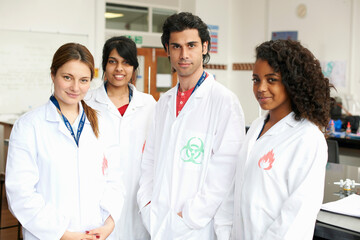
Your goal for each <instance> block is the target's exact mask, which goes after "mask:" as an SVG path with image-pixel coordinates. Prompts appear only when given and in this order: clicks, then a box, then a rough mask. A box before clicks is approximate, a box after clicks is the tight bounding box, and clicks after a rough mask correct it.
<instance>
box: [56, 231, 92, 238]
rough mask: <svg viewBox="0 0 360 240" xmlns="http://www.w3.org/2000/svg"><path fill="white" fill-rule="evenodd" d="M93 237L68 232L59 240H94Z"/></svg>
mask: <svg viewBox="0 0 360 240" xmlns="http://www.w3.org/2000/svg"><path fill="white" fill-rule="evenodd" d="M96 239H98V238H96V236H95V235H91V234H86V233H81V232H69V231H66V232H65V233H64V235H62V237H61V238H60V240H96Z"/></svg>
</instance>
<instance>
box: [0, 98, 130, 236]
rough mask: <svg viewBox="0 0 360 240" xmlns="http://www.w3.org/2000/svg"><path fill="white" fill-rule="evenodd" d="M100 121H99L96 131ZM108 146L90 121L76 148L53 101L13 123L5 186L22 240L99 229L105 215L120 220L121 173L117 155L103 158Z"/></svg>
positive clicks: (86, 123)
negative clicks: (106, 163) (93, 128)
mask: <svg viewBox="0 0 360 240" xmlns="http://www.w3.org/2000/svg"><path fill="white" fill-rule="evenodd" d="M79 106H80V114H82V111H83V110H82V107H81V104H79ZM101 123H102V121H101V119H100V118H99V127H100V131H101V130H102V128H103V125H102V124H101ZM75 134H76V133H75ZM108 147H109V148H110V147H111V146H108V145H106V144H105V143H104V142H102V140H101V137H100V138H99V139H97V138H96V137H95V135H94V133H93V131H92V129H91V126H90V122H89V121H88V119H86V121H85V124H84V128H83V131H82V134H81V137H80V141H79V147H77V145H76V143H75V141H74V139H73V137H72V136H71V134H70V132H69V130H68V129H67V128H66V126H65V124H64V122H63V120H62V118H61V116H60V115H59V114H58V112H57V109H56V107H55V105H54V104H53V103H52V102H51V101H49V102H48V103H47V104H45V105H43V106H41V107H39V108H37V109H35V110H33V111H31V112H28V113H26V114H25V115H23V116H22V117H20V118H19V119H18V120H17V121H16V122H15V124H14V127H13V129H12V132H11V136H10V143H9V152H8V158H7V165H6V182H5V184H6V193H7V197H8V203H9V208H10V211H11V212H12V213H13V214H14V215H15V217H16V218H17V219H18V220H19V221H20V223H21V224H22V226H23V236H24V239H25V240H32V239H34V240H35V239H46V240H48V239H49V240H51V239H60V238H61V236H62V235H63V234H64V232H65V231H66V230H68V231H78V232H85V231H86V230H91V229H93V228H96V227H100V226H102V225H103V223H104V221H105V220H106V219H107V217H108V216H109V214H110V215H111V216H112V217H113V219H114V220H115V221H116V220H117V219H118V218H120V214H121V208H122V203H123V199H124V190H123V186H122V183H121V181H119V179H120V178H119V177H118V176H119V174H121V170H120V168H119V166H117V163H116V161H113V159H114V158H115V157H116V156H112V155H111V154H107V150H106V149H108ZM110 152H111V151H110ZM104 158H106V159H107V162H108V169H106V167H105V168H104V163H105V162H104ZM103 170H104V172H103ZM115 176H116V177H115ZM108 239H111V238H108Z"/></svg>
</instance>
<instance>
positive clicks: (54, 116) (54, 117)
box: [45, 101, 75, 143]
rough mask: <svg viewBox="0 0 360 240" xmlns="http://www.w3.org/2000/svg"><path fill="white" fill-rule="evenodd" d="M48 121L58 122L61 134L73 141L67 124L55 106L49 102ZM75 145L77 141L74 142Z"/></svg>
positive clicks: (47, 106) (47, 107)
mask: <svg viewBox="0 0 360 240" xmlns="http://www.w3.org/2000/svg"><path fill="white" fill-rule="evenodd" d="M45 114H46V120H47V121H49V122H57V123H58V129H59V131H60V132H61V133H63V134H64V135H65V136H66V137H69V138H71V139H72V140H73V141H74V139H73V137H72V136H71V134H70V132H69V130H68V129H67V127H66V126H65V123H64V121H63V119H62V117H61V115H60V113H59V112H58V111H57V108H56V107H55V105H54V104H53V103H52V102H51V101H49V102H48V103H47V105H46V113H45ZM74 143H75V141H74Z"/></svg>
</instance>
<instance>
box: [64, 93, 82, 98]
mask: <svg viewBox="0 0 360 240" xmlns="http://www.w3.org/2000/svg"><path fill="white" fill-rule="evenodd" d="M67 95H68V96H69V97H71V98H77V97H79V95H80V94H74V93H67Z"/></svg>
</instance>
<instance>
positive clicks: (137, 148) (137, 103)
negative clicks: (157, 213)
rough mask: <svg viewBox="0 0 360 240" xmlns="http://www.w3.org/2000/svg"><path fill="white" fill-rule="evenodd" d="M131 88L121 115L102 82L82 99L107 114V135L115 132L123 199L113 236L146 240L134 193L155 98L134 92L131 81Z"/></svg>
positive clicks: (104, 115) (120, 238)
mask: <svg viewBox="0 0 360 240" xmlns="http://www.w3.org/2000/svg"><path fill="white" fill-rule="evenodd" d="M130 87H131V89H132V90H133V96H132V99H131V102H130V104H129V106H128V108H127V109H126V111H125V114H124V116H121V114H120V113H119V111H118V109H117V108H116V107H115V105H114V104H113V103H112V102H111V100H110V99H109V97H108V95H107V93H106V91H105V88H104V85H102V86H100V87H99V88H97V89H95V90H92V91H90V92H89V93H88V95H87V96H86V97H85V101H86V102H87V103H88V104H89V106H91V107H93V108H94V109H96V110H98V111H99V113H100V114H101V115H102V116H103V117H106V119H107V120H108V125H109V126H110V128H111V132H109V133H107V135H115V136H116V138H115V143H116V144H117V145H118V146H119V148H118V149H117V151H118V153H119V154H120V157H119V159H118V161H119V164H120V166H121V168H122V169H123V172H124V174H123V181H124V184H125V189H126V198H125V203H124V208H123V211H122V214H121V218H120V220H119V222H117V223H116V227H115V230H114V232H113V234H112V235H114V236H115V238H116V239H119V240H145V239H150V236H149V234H148V232H147V231H146V229H145V227H144V225H143V223H142V220H141V216H140V214H139V207H138V205H137V202H136V194H137V191H138V189H139V179H140V173H141V168H140V164H141V156H142V149H143V146H144V143H145V139H146V136H147V132H148V128H149V126H150V124H151V120H152V115H153V113H154V109H155V104H156V101H155V99H154V98H153V97H152V96H151V95H149V94H145V93H142V92H139V91H137V90H136V88H135V87H134V86H133V85H132V84H130Z"/></svg>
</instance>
